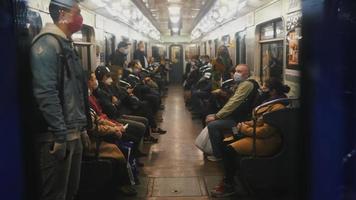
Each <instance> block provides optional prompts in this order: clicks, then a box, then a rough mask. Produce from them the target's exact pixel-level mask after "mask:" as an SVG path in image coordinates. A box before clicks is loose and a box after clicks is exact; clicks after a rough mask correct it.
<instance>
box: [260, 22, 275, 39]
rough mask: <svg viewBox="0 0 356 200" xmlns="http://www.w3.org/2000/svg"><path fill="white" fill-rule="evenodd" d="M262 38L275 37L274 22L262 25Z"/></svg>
mask: <svg viewBox="0 0 356 200" xmlns="http://www.w3.org/2000/svg"><path fill="white" fill-rule="evenodd" d="M260 38H261V40H269V39H273V38H274V30H273V23H268V24H266V25H264V26H262V27H261V35H260Z"/></svg>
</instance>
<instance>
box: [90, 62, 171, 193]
mask: <svg viewBox="0 0 356 200" xmlns="http://www.w3.org/2000/svg"><path fill="white" fill-rule="evenodd" d="M123 80H124V81H123ZM159 81H161V79H159V78H158V79H155V78H153V77H152V78H150V76H146V75H143V73H142V68H141V66H140V63H139V62H138V61H133V62H131V63H130V68H127V69H123V68H121V69H119V70H118V71H117V72H111V71H110V69H109V68H108V67H105V66H99V67H97V69H96V70H95V72H92V73H91V74H90V76H89V80H88V88H89V104H90V114H91V119H92V122H93V123H92V124H93V127H92V130H89V131H88V133H89V137H90V140H91V144H90V146H89V148H88V149H87V150H86V151H85V152H84V153H85V156H90V157H93V156H95V155H97V156H98V157H99V158H105V159H111V160H113V162H114V166H116V167H117V168H119V169H117V170H114V172H115V173H114V177H113V180H116V181H117V184H118V186H119V187H118V188H119V191H120V192H121V193H123V194H124V195H128V196H131V195H136V194H137V192H136V190H135V188H134V187H132V185H131V184H132V183H133V182H135V184H139V180H138V176H137V173H135V172H133V175H134V177H133V178H134V181H132V180H130V177H129V174H130V173H129V172H128V171H127V170H126V165H127V162H129V161H131V160H132V159H130V160H128V151H127V148H131V149H132V154H131V157H133V158H134V159H135V162H134V163H135V164H136V165H137V166H143V164H142V163H140V162H139V161H138V158H139V157H142V156H146V154H145V153H142V152H141V151H140V150H139V145H140V143H141V141H142V139H144V142H147V143H156V142H157V138H154V137H153V136H151V133H159V134H165V133H166V131H165V130H162V129H160V128H158V127H157V122H156V121H157V117H155V116H156V114H157V112H158V110H159V109H160V106H161V92H159V91H160V90H163V89H164V88H159V87H160V84H158V83H157V82H159ZM121 83H125V84H124V85H122V84H121ZM158 120H160V119H158ZM161 120H162V119H161ZM126 125H127V127H125V126H126ZM98 137H100V138H102V140H100V144H99V145H98V144H97V142H98V140H97V138H98ZM123 152H124V154H125V155H124V154H123ZM131 164H133V163H131ZM131 179H132V178H131Z"/></svg>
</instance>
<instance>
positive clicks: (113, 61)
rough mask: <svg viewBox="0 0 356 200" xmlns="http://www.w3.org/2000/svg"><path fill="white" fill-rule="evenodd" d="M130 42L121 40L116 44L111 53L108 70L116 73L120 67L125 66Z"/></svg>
mask: <svg viewBox="0 0 356 200" xmlns="http://www.w3.org/2000/svg"><path fill="white" fill-rule="evenodd" d="M130 44H131V43H129V42H127V41H126V40H124V41H121V42H120V43H119V44H118V45H117V49H116V51H115V53H113V54H112V55H111V58H110V71H112V72H113V73H114V74H117V73H118V70H119V69H120V68H125V69H126V68H127V65H128V62H127V55H128V54H129V51H130Z"/></svg>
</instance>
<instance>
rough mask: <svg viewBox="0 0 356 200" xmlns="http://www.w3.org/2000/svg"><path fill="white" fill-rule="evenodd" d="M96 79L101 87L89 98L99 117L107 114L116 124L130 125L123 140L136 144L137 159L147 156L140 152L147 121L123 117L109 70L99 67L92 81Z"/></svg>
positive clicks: (134, 148)
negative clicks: (113, 90) (112, 89)
mask: <svg viewBox="0 0 356 200" xmlns="http://www.w3.org/2000/svg"><path fill="white" fill-rule="evenodd" d="M96 77H98V79H99V86H98V88H96V89H95V88H90V89H91V90H93V91H91V93H92V94H91V95H90V96H89V102H90V104H92V105H94V106H93V108H94V110H95V111H96V112H97V113H98V115H99V116H101V115H103V113H105V115H103V116H104V117H105V118H107V119H110V120H111V121H112V122H114V123H119V122H120V123H121V124H128V125H129V126H128V129H127V134H124V135H123V140H124V141H132V142H133V143H134V147H133V155H134V156H135V157H140V156H145V155H146V154H144V153H142V152H140V151H139V144H140V142H141V139H142V137H143V135H144V133H145V131H146V129H147V127H146V125H145V124H147V123H148V121H147V119H146V118H144V117H138V116H131V115H121V113H120V112H119V108H118V107H120V106H119V105H120V102H119V100H118V99H119V98H117V97H115V96H114V94H113V93H112V91H111V88H112V87H111V83H112V79H111V77H110V70H109V69H107V68H106V67H104V66H99V67H98V68H97V69H96V71H95V74H94V73H92V74H91V77H90V78H91V80H90V81H95V82H96ZM110 79H111V81H110ZM100 86H101V87H100Z"/></svg>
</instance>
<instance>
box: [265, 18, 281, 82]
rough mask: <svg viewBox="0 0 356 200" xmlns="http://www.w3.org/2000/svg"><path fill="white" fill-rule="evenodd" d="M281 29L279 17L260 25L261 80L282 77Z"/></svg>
mask: <svg viewBox="0 0 356 200" xmlns="http://www.w3.org/2000/svg"><path fill="white" fill-rule="evenodd" d="M283 30H284V26H283V21H282V20H280V19H279V20H275V21H272V22H268V23H265V24H263V25H261V26H260V43H261V63H260V64H261V67H260V79H261V82H264V81H265V80H266V79H268V78H271V77H274V78H278V79H280V80H282V79H283V36H284V31H283Z"/></svg>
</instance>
